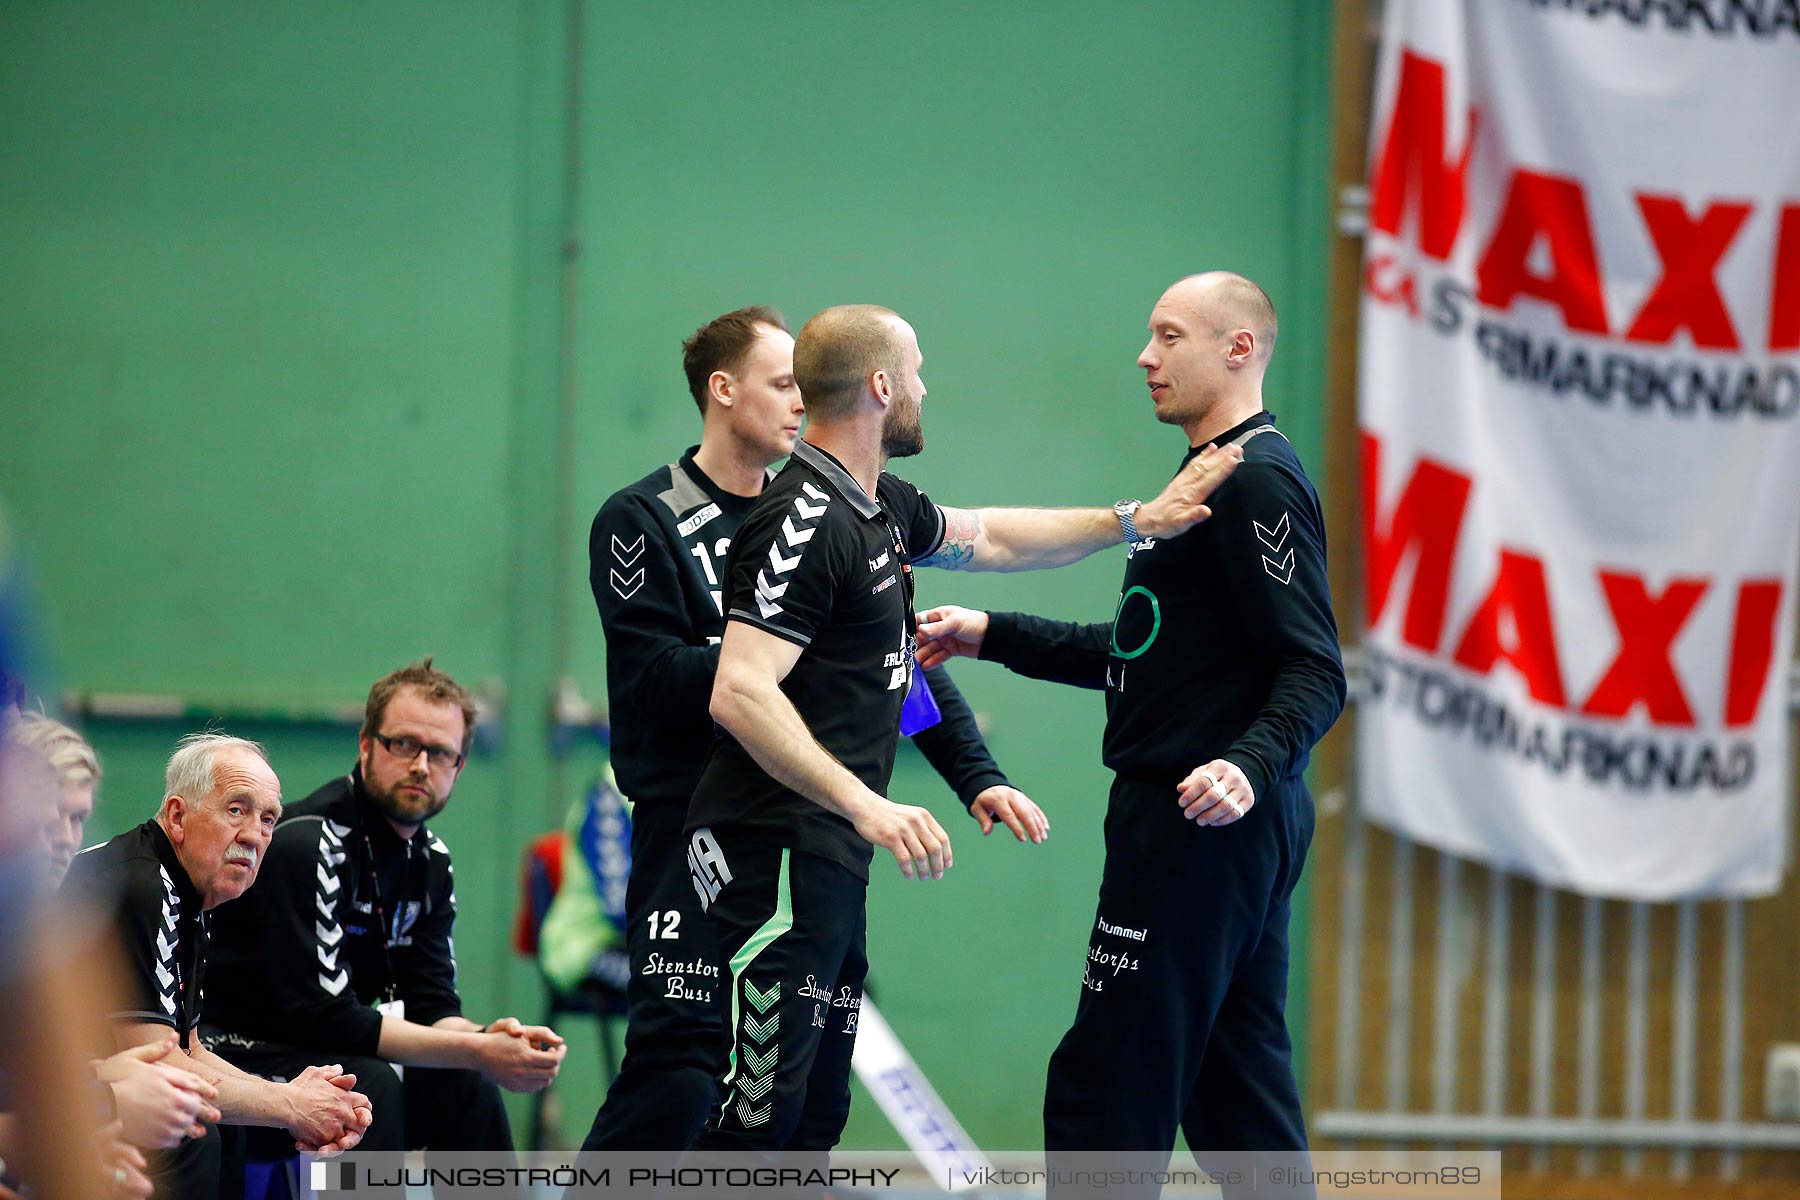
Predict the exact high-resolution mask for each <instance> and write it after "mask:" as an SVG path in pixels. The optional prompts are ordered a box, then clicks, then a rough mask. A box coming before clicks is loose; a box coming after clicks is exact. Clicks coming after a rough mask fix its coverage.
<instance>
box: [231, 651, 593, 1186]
mask: <svg viewBox="0 0 1800 1200" xmlns="http://www.w3.org/2000/svg"><path fill="white" fill-rule="evenodd" d="M474 733H475V701H474V699H473V698H472V697H471V696H470V695H469V693H468V692H467V691H466V690H464V689H463V688H462V686H461V685H459V684H458V683H457V682H456V681H455V680H454V679H452V678H450V676H448V675H446V674H445V673H444V672H442V671H440V670H438V669H437V668H435V667H433V666H432V665H431V660H430V659H429V658H427V659H425V660H424V661H422V662H418V663H414V664H413V665H412V666H409V667H405V668H402V669H401V670H398V671H395V672H393V673H392V674H390V675H386V676H384V677H383V678H381V679H379V680H377V681H376V683H375V686H374V687H373V688H371V689H370V691H369V699H368V704H367V706H366V708H365V709H364V715H363V726H362V732H361V735H360V738H359V741H358V754H357V762H356V766H355V768H354V769H353V770H352V771H351V772H350V774H348V775H346V776H342V777H340V778H338V779H335V780H333V781H331V782H330V783H328V784H326V785H325V786H324V787H322V788H320V789H319V790H318V791H316V792H314V793H313V794H312V795H310V796H308V797H307V798H306V799H304V800H302V801H300V802H299V803H298V804H295V805H293V806H291V807H290V808H288V810H287V811H286V812H285V813H284V814H283V815H282V818H281V822H280V824H279V825H277V826H276V829H275V836H274V839H273V841H272V842H271V844H270V846H269V851H268V859H267V862H266V863H265V864H264V866H263V871H262V880H261V882H260V883H259V884H258V886H257V887H256V888H255V889H254V890H253V891H252V892H251V893H250V894H249V895H248V896H247V897H246V899H245V900H244V901H243V902H241V903H239V904H235V905H232V906H231V907H230V908H229V909H226V910H223V911H221V912H220V913H219V914H217V920H216V923H215V925H214V927H213V946H214V962H215V963H216V964H217V965H216V969H215V974H214V976H213V977H212V979H210V980H209V981H208V982H209V984H211V986H210V987H209V988H208V990H207V995H206V1012H205V1022H206V1024H205V1030H204V1032H205V1036H206V1038H207V1041H208V1042H209V1044H211V1045H213V1046H215V1047H216V1048H217V1050H218V1052H219V1053H220V1054H222V1055H223V1056H224V1057H226V1058H228V1059H230V1060H231V1061H232V1062H235V1063H237V1064H238V1065H240V1066H242V1067H244V1068H245V1069H246V1070H251V1071H257V1072H260V1073H263V1074H270V1075H281V1074H285V1073H286V1072H288V1071H289V1070H295V1071H297V1070H298V1069H299V1067H300V1065H302V1064H305V1063H309V1062H318V1061H329V1062H335V1063H341V1064H342V1065H343V1068H344V1070H346V1071H349V1072H351V1073H353V1074H355V1075H356V1076H357V1080H358V1087H359V1088H360V1089H361V1090H363V1091H364V1092H366V1093H367V1094H368V1095H369V1096H370V1098H371V1099H373V1100H374V1110H375V1120H374V1124H372V1125H371V1126H370V1127H369V1130H368V1132H367V1133H366V1134H365V1135H364V1137H363V1141H362V1146H361V1149H363V1150H389V1151H393V1150H412V1149H421V1148H423V1149H427V1150H499V1151H510V1150H511V1149H512V1145H513V1143H512V1132H511V1129H510V1127H509V1126H508V1124H507V1119H506V1110H505V1107H504V1105H503V1103H502V1101H501V1097H500V1091H499V1089H500V1088H506V1089H507V1090H509V1091H515V1092H535V1091H538V1090H540V1089H542V1088H544V1087H547V1086H548V1085H549V1084H550V1082H551V1080H553V1079H555V1078H556V1073H557V1070H558V1068H559V1067H560V1066H561V1064H562V1058H563V1050H564V1047H563V1040H562V1038H560V1037H558V1036H557V1035H556V1034H555V1033H554V1032H552V1031H551V1030H549V1029H546V1028H543V1027H541V1026H530V1025H524V1024H522V1023H521V1022H520V1021H518V1020H517V1019H516V1018H514V1017H502V1018H500V1019H499V1020H496V1021H491V1022H489V1023H488V1024H486V1025H480V1024H477V1023H476V1022H474V1021H471V1020H469V1019H467V1018H466V1017H464V1016H463V1015H462V1001H461V999H460V998H459V997H458V995H457V990H456V959H455V954H454V950H453V948H452V944H451V930H452V926H453V924H454V922H455V920H456V892H455V886H454V878H453V875H452V872H451V866H450V851H449V849H448V847H446V846H445V845H444V843H443V841H442V840H441V839H440V838H438V837H437V836H436V835H435V834H433V833H432V832H431V830H430V829H429V828H427V826H426V822H427V821H428V820H429V819H430V818H432V817H434V816H436V815H437V814H438V813H439V812H442V811H443V809H444V806H445V804H447V803H448V802H449V800H450V791H451V789H452V788H453V787H455V785H456V780H457V776H458V775H459V774H460V773H461V772H462V768H463V763H464V761H465V759H466V757H467V755H468V750H469V745H470V743H471V742H472V741H473V739H474ZM390 1064H391V1065H390ZM402 1066H404V1068H405V1070H404V1071H402V1070H400V1069H399V1068H400V1067H402Z"/></svg>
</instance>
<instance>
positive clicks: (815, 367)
mask: <svg viewBox="0 0 1800 1200" xmlns="http://www.w3.org/2000/svg"><path fill="white" fill-rule="evenodd" d="M908 328H909V327H908V326H907V324H906V322H905V321H903V320H901V319H900V315H899V314H898V313H896V312H894V311H893V310H892V309H888V308H882V307H881V306H879V305H876V304H840V305H838V306H836V307H835V308H828V309H826V310H824V311H823V312H821V313H819V314H817V315H816V316H814V317H813V318H812V320H810V321H808V322H807V323H806V324H805V326H804V327H802V328H801V330H800V336H799V337H797V338H795V339H794V381H795V382H796V383H798V384H799V385H800V399H801V402H802V403H804V404H805V405H806V418H807V420H809V421H832V420H837V419H839V418H842V417H845V416H848V415H849V414H850V413H852V412H854V411H855V410H856V402H857V400H858V399H859V398H861V396H862V393H863V388H864V386H865V385H867V383H868V382H869V377H870V376H871V375H873V374H874V373H875V372H877V371H885V372H887V373H888V375H889V376H890V377H892V378H898V377H901V375H902V373H903V371H904V369H905V363H904V350H905V347H906V344H907V336H906V334H907V330H908Z"/></svg>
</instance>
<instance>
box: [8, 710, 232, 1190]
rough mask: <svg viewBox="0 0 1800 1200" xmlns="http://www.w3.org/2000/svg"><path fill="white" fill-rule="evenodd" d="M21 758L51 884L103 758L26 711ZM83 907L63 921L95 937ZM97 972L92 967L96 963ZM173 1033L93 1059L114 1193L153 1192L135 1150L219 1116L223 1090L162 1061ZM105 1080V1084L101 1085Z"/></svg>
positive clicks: (68, 855) (14, 732) (159, 1144)
mask: <svg viewBox="0 0 1800 1200" xmlns="http://www.w3.org/2000/svg"><path fill="white" fill-rule="evenodd" d="M5 739H6V742H7V745H8V747H9V749H11V750H12V751H13V752H14V754H15V761H16V762H18V763H19V764H21V765H23V766H25V767H26V768H27V769H28V770H29V771H30V772H31V774H32V775H33V776H35V778H36V780H37V786H36V787H35V789H34V791H35V793H36V794H37V796H38V797H40V798H39V799H38V801H37V807H38V809H39V812H40V818H41V819H44V820H45V821H46V822H47V823H45V824H44V825H43V826H42V834H41V837H40V839H39V846H38V849H39V854H38V855H37V857H38V858H39V859H40V860H41V861H42V863H43V864H44V866H45V868H46V870H45V875H44V878H43V880H42V882H43V884H44V885H46V886H47V888H49V889H54V888H55V887H56V886H57V885H58V884H60V883H61V882H62V879H63V876H64V874H65V873H66V872H67V870H68V867H69V864H70V862H71V861H72V860H73V859H74V857H75V853H76V851H78V850H79V849H80V848H81V835H82V830H83V829H84V827H85V826H86V824H87V820H88V818H89V817H90V816H91V815H92V814H93V809H94V791H95V787H96V785H97V784H98V782H99V779H100V761H99V758H98V756H97V755H96V754H95V753H94V750H93V747H91V746H89V745H88V743H87V742H86V741H85V740H84V739H83V738H82V737H81V735H80V734H78V733H76V732H75V731H74V730H73V729H70V728H69V727H68V726H66V725H64V724H62V723H61V722H60V721H55V720H52V719H51V718H50V717H47V716H45V715H43V714H42V713H36V712H29V711H26V712H23V713H21V714H20V715H19V716H18V717H17V719H16V720H14V721H13V723H12V725H11V726H10V728H9V729H8V730H7V732H6V734H5ZM84 915H85V914H83V913H81V912H62V913H59V914H58V916H59V917H60V918H61V922H60V923H61V924H63V925H64V926H66V927H68V928H69V929H70V931H71V932H72V933H75V934H76V936H77V938H78V939H79V940H82V941H87V940H91V938H92V932H93V931H92V929H91V928H85V929H84V921H83V917H84ZM109 956H110V947H108V948H107V949H106V950H99V949H98V948H97V947H96V949H95V951H90V952H88V953H86V954H84V956H83V957H84V958H87V959H92V960H94V961H93V963H92V967H98V965H99V963H100V962H101V961H104V960H105V959H106V958H107V957H109ZM90 969H91V968H90ZM176 1045H177V1043H176V1040H175V1038H174V1037H173V1036H172V1035H171V1036H169V1037H167V1038H165V1039H164V1040H162V1041H160V1042H146V1043H145V1044H143V1045H141V1046H135V1047H133V1048H131V1049H129V1050H121V1051H119V1052H118V1053H117V1054H114V1055H112V1056H110V1057H108V1058H104V1059H98V1060H95V1061H94V1062H92V1063H90V1064H89V1068H90V1070H89V1078H90V1083H91V1084H92V1085H94V1086H93V1087H92V1090H91V1094H92V1096H93V1099H94V1102H95V1106H96V1111H97V1112H98V1113H99V1114H100V1115H101V1117H102V1119H106V1120H109V1121H110V1122H111V1124H109V1125H108V1126H107V1128H106V1129H105V1131H104V1135H105V1137H106V1139H107V1144H106V1146H105V1147H104V1149H103V1154H104V1156H105V1158H106V1161H107V1162H108V1163H110V1164H112V1166H113V1168H114V1169H113V1174H114V1175H115V1178H114V1179H113V1181H112V1182H113V1184H114V1187H113V1191H114V1194H116V1195H128V1196H134V1195H149V1194H150V1182H149V1180H148V1178H147V1177H145V1176H144V1175H143V1174H142V1170H143V1168H144V1167H145V1161H144V1158H143V1156H142V1154H140V1153H139V1152H138V1151H137V1150H133V1149H131V1147H141V1148H142V1149H145V1150H158V1149H172V1148H173V1147H175V1146H178V1145H180V1144H181V1142H182V1141H183V1140H185V1139H186V1138H189V1137H201V1136H204V1134H205V1125H204V1122H208V1121H217V1120H218V1119H219V1115H220V1114H219V1111H218V1109H216V1108H214V1107H213V1106H212V1104H211V1101H212V1100H213V1098H214V1097H215V1096H216V1095H217V1089H215V1088H214V1087H213V1086H212V1085H211V1084H209V1083H207V1082H206V1081H205V1080H204V1079H202V1078H200V1077H199V1076H198V1075H196V1074H194V1073H193V1072H191V1071H186V1070H183V1069H181V1068H180V1067H177V1066H174V1065H172V1064H170V1063H166V1062H163V1061H162V1060H163V1059H165V1058H167V1057H168V1055H169V1054H170V1052H171V1051H173V1050H175V1049H176ZM100 1085H104V1086H100ZM15 1124H16V1117H13V1116H11V1115H10V1114H8V1115H4V1116H0V1155H4V1154H6V1153H7V1151H8V1149H9V1148H10V1147H11V1145H12V1143H11V1141H10V1139H9V1134H11V1132H12V1129H13V1126H14V1125H15Z"/></svg>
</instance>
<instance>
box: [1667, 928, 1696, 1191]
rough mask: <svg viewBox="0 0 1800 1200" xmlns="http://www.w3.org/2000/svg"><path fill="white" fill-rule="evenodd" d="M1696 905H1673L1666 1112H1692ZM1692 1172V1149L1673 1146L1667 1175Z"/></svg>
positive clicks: (1688, 1116)
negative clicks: (1672, 1031)
mask: <svg viewBox="0 0 1800 1200" xmlns="http://www.w3.org/2000/svg"><path fill="white" fill-rule="evenodd" d="M1699 957H1700V906H1699V905H1698V904H1696V903H1695V902H1694V901H1692V900H1683V901H1682V902H1681V903H1680V904H1679V905H1677V906H1676V908H1675V997H1674V1017H1675V1037H1674V1046H1673V1047H1672V1053H1671V1056H1670V1057H1671V1059H1672V1061H1671V1063H1670V1066H1669V1116H1670V1117H1671V1118H1673V1119H1674V1120H1677V1121H1688V1120H1692V1119H1693V1116H1694V1021H1695V1004H1696V1000H1695V992H1696V990H1697V988H1698V986H1699V962H1698V959H1699ZM1693 1174H1694V1152H1693V1150H1692V1149H1691V1148H1689V1147H1687V1146H1680V1147H1677V1148H1676V1150H1675V1151H1674V1153H1673V1154H1671V1155H1670V1157H1669V1175H1670V1177H1671V1178H1673V1179H1680V1180H1686V1179H1690V1178H1692V1177H1693Z"/></svg>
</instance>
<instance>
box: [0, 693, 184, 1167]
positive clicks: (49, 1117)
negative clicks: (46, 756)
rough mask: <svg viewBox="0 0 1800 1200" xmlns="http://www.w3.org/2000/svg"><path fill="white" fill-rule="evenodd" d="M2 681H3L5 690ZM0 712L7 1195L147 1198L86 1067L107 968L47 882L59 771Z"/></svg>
mask: <svg viewBox="0 0 1800 1200" xmlns="http://www.w3.org/2000/svg"><path fill="white" fill-rule="evenodd" d="M4 686H5V680H3V679H0V687H4ZM6 708H7V711H4V712H0V911H4V912H5V913H6V920H5V921H4V922H0V1011H5V1012H6V1013H7V1014H8V1019H7V1021H6V1022H5V1025H4V1027H0V1197H6V1198H8V1200H11V1198H14V1197H18V1196H20V1195H22V1194H24V1192H25V1189H26V1187H27V1186H29V1188H30V1194H31V1195H32V1196H33V1197H34V1198H50V1200H99V1198H101V1197H124V1196H133V1197H139V1196H145V1195H148V1194H149V1180H148V1179H147V1178H146V1177H145V1175H144V1173H143V1166H144V1162H143V1158H142V1156H141V1155H140V1154H139V1153H138V1151H136V1150H135V1149H133V1148H131V1147H129V1146H124V1145H122V1144H120V1142H119V1140H118V1136H117V1130H116V1129H104V1128H102V1126H103V1124H104V1121H103V1114H102V1112H101V1110H100V1108H99V1106H98V1104H97V1103H96V1101H97V1100H98V1097H97V1096H96V1094H95V1088H94V1087H93V1085H92V1082H91V1080H90V1079H89V1078H88V1077H87V1076H86V1073H85V1072H84V1071H83V1070H82V1062H83V1058H84V1054H85V1051H86V1049H87V1043H88V1042H89V1041H90V1040H91V1037H92V1036H93V1035H94V1034H95V1033H97V1032H98V1031H99V1030H101V1029H102V1028H103V1027H104V1023H103V1020H102V1018H101V1016H100V1014H99V1012H98V1011H97V1010H95V1009H94V1008H93V1006H92V1004H91V1001H92V998H93V996H94V994H95V992H96V991H97V990H98V988H99V987H100V986H101V985H102V984H103V980H104V974H105V972H104V969H103V967H102V964H101V963H100V961H99V956H98V954H97V953H95V948H94V947H93V946H92V945H90V944H89V943H90V941H91V939H80V940H78V939H77V938H75V937H74V936H73V935H74V934H76V933H77V932H78V931H76V930H71V929H69V928H67V927H66V925H65V924H64V923H60V922H53V921H52V919H51V907H50V906H49V905H48V904H47V903H46V902H45V899H46V898H45V895H44V888H43V880H44V878H45V875H46V874H47V860H48V857H49V829H50V825H51V823H52V821H53V820H54V814H55V787H56V779H55V774H54V772H53V771H51V769H50V765H49V764H48V763H47V762H45V761H44V760H43V757H42V756H41V755H39V754H37V753H35V752H33V751H31V750H29V749H27V748H25V747H24V746H21V745H20V744H19V743H18V742H17V741H16V740H15V739H13V738H12V737H11V736H9V735H8V734H7V733H6V730H7V729H9V728H10V727H11V726H12V725H13V724H15V723H16V718H17V715H18V714H17V711H16V708H15V707H14V706H12V705H8V706H6Z"/></svg>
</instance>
